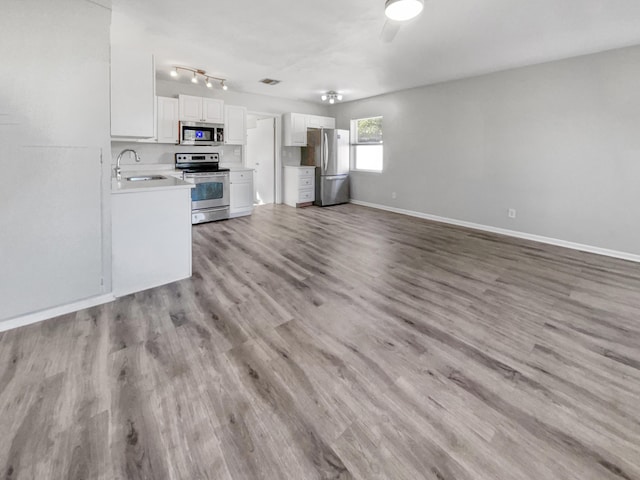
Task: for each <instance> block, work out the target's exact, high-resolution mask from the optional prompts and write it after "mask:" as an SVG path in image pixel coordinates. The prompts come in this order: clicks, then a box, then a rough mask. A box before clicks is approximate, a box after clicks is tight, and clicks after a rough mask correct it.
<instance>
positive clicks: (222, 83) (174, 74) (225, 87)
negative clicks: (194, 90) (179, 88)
mask: <svg viewBox="0 0 640 480" xmlns="http://www.w3.org/2000/svg"><path fill="white" fill-rule="evenodd" d="M179 70H185V71H187V72H191V73H192V74H193V75H192V77H191V81H192V82H193V83H198V76H201V77H203V78H204V84H205V85H206V87H207V88H213V83H212V82H211V80H216V81H218V82H220V87H221V88H222V90H228V89H229V86H228V85H227V83H226V82H227V79H226V78H220V77H212V76H211V75H207V72H205V71H204V70H200V69H198V68H191V67H171V71H170V72H169V74H170V75H171V76H172V77H177V76H178V73H179V72H178V71H179Z"/></svg>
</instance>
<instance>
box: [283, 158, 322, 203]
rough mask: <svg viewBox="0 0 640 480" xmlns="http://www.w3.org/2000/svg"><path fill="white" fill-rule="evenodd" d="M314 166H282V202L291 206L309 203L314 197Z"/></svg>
mask: <svg viewBox="0 0 640 480" xmlns="http://www.w3.org/2000/svg"><path fill="white" fill-rule="evenodd" d="M315 173H316V169H315V167H298V166H286V167H284V203H285V204H287V205H289V206H291V207H304V206H307V205H311V204H312V203H313V201H314V200H315V198H316V191H315V185H316V184H315V181H316V177H315Z"/></svg>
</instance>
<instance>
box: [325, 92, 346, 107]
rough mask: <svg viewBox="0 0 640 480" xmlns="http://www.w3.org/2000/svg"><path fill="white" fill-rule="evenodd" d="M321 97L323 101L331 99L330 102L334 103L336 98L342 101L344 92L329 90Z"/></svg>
mask: <svg viewBox="0 0 640 480" xmlns="http://www.w3.org/2000/svg"><path fill="white" fill-rule="evenodd" d="M320 98H321V99H322V101H323V102H326V101H327V100H329V103H330V104H331V105H333V104H334V103H336V100H338V101H339V102H341V101H342V94H341V93H338V92H334V91H333V90H329V91H328V92H327V93H323V94H322V96H321V97H320Z"/></svg>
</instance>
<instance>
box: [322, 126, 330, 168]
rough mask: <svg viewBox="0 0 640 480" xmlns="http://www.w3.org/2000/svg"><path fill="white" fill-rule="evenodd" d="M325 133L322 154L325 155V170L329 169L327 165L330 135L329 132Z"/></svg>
mask: <svg viewBox="0 0 640 480" xmlns="http://www.w3.org/2000/svg"><path fill="white" fill-rule="evenodd" d="M323 133H324V145H323V151H322V156H323V157H324V171H325V172H326V171H327V167H328V166H329V137H328V136H327V132H323Z"/></svg>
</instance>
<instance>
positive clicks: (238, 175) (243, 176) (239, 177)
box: [229, 171, 253, 183]
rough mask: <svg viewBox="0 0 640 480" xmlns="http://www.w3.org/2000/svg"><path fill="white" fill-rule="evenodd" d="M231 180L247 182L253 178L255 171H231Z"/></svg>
mask: <svg viewBox="0 0 640 480" xmlns="http://www.w3.org/2000/svg"><path fill="white" fill-rule="evenodd" d="M229 180H230V181H231V183H246V182H250V181H252V180H253V172H251V171H244V172H230V173H229Z"/></svg>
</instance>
